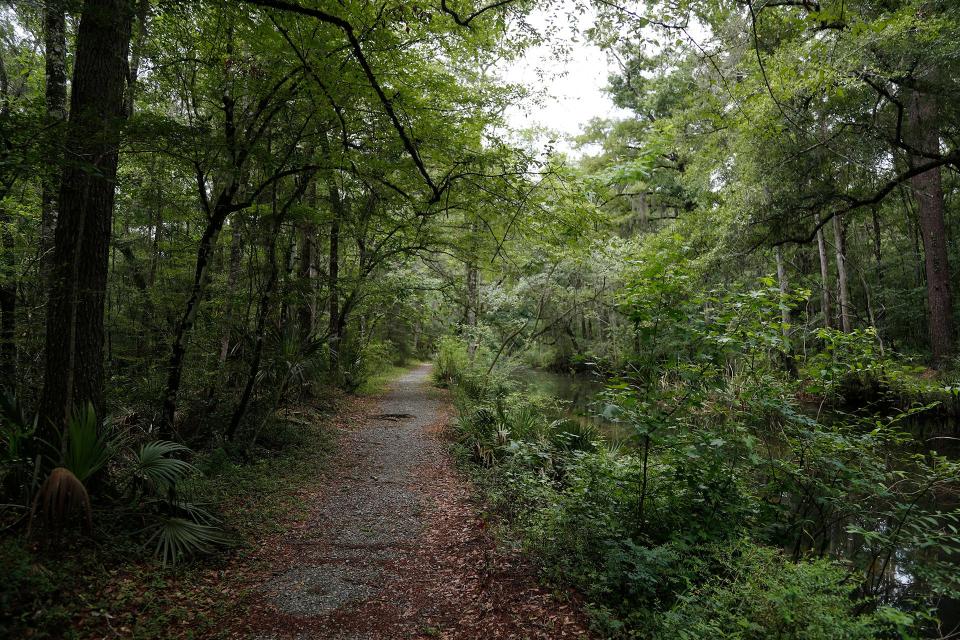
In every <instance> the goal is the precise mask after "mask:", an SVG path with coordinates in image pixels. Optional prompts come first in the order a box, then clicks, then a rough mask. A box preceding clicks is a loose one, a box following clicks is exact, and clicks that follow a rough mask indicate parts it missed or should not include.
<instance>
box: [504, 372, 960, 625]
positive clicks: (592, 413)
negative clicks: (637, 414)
mask: <svg viewBox="0 0 960 640" xmlns="http://www.w3.org/2000/svg"><path fill="white" fill-rule="evenodd" d="M512 377H513V378H514V379H515V380H517V381H518V382H519V383H520V384H521V386H522V387H523V388H524V390H526V391H528V392H530V393H538V394H542V395H546V396H550V397H553V398H556V399H558V400H560V401H561V405H560V406H561V410H560V411H561V413H562V414H563V416H564V417H567V418H571V419H574V420H578V421H580V422H582V423H587V424H590V425H592V426H594V427H596V428H597V429H598V430H599V431H600V433H602V434H603V435H604V437H606V439H607V440H608V441H610V442H614V443H620V444H621V445H622V446H624V447H625V448H629V446H630V445H631V438H630V435H631V434H630V430H629V427H627V426H626V425H621V424H617V423H613V422H610V421H608V420H604V419H603V418H602V417H601V416H600V415H599V414H600V413H601V411H602V410H603V402H602V395H601V394H602V392H603V390H604V388H605V385H604V380H603V379H602V378H601V377H599V376H596V375H591V374H583V373H578V374H573V373H569V374H564V373H554V372H550V371H544V370H540V369H532V368H527V367H523V368H520V369H517V370H516V371H514V372H513V375H512ZM823 419H824V417H823V416H821V420H823ZM910 428H911V431H913V432H914V433H915V434H916V436H917V450H920V449H926V450H929V449H930V448H933V449H936V450H938V451H939V452H941V453H943V454H945V455H948V456H950V457H951V458H958V457H960V446H958V445H960V431H958V428H957V423H956V421H955V420H949V421H948V420H947V419H944V418H943V417H941V416H935V415H931V416H930V417H925V416H923V415H919V416H916V417H914V418H912V419H911V421H910ZM936 506H937V507H938V508H940V509H942V510H944V511H947V510H950V509H953V508H955V507H956V504H955V497H954V499H951V500H945V501H944V502H943V503H941V504H937V505H936ZM832 529H833V531H832V532H831V533H832V535H830V536H829V537H830V540H829V545H828V546H829V550H830V551H831V552H832V553H833V554H834V555H836V556H839V557H847V558H851V557H853V556H856V555H857V553H858V551H859V550H860V549H861V548H862V547H861V545H862V543H863V540H862V539H861V538H859V537H858V536H852V535H850V534H848V533H847V532H846V523H836V524H835V525H834V527H832ZM915 552H916V551H914V550H911V549H898V550H897V551H896V552H895V553H894V554H893V557H892V558H891V560H890V562H889V565H888V566H887V567H886V569H885V571H884V574H885V576H884V577H885V578H886V581H887V582H888V587H887V588H888V589H889V591H888V593H889V594H890V596H891V598H896V596H897V595H903V594H905V593H907V592H909V591H911V590H912V589H914V588H915V587H916V586H917V584H918V580H917V577H916V576H913V575H911V574H910V573H909V572H906V571H904V570H903V569H902V568H901V567H902V566H903V565H905V564H908V562H907V560H908V554H911V553H915ZM952 560H954V561H956V560H957V559H956V558H953V559H952ZM957 570H958V571H960V563H958V566H957ZM935 609H936V611H937V614H938V616H939V617H940V619H941V622H942V624H943V630H944V631H949V630H952V629H960V602H958V601H957V600H954V599H947V598H944V599H942V600H941V601H940V602H938V603H936V606H935Z"/></svg>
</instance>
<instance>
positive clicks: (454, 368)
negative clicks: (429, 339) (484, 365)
mask: <svg viewBox="0 0 960 640" xmlns="http://www.w3.org/2000/svg"><path fill="white" fill-rule="evenodd" d="M468 365H469V357H468V354H467V344H466V343H465V342H464V341H463V340H461V339H460V338H456V337H453V336H444V337H442V338H440V341H439V342H438V343H437V355H436V357H435V358H434V367H433V378H434V381H435V382H436V383H437V384H438V385H440V386H442V387H449V386H451V385H452V384H453V383H454V382H457V381H458V379H459V378H460V376H461V375H463V374H464V373H466V371H467V367H468Z"/></svg>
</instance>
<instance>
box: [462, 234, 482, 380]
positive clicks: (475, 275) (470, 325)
mask: <svg viewBox="0 0 960 640" xmlns="http://www.w3.org/2000/svg"><path fill="white" fill-rule="evenodd" d="M479 232H480V227H479V223H478V222H477V220H476V219H473V220H472V221H471V222H470V248H469V251H470V255H469V256H467V262H466V285H467V290H466V300H464V305H463V323H464V325H465V326H466V328H467V354H468V355H469V357H470V362H473V360H474V358H475V357H476V355H477V335H476V333H477V332H476V328H477V307H478V306H479V301H480V271H479V268H478V267H477V255H476V254H477V235H478V234H479Z"/></svg>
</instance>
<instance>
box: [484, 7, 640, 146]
mask: <svg viewBox="0 0 960 640" xmlns="http://www.w3.org/2000/svg"><path fill="white" fill-rule="evenodd" d="M563 10H564V9H563V7H561V8H559V9H558V10H557V11H558V12H562V11H563ZM530 22H531V24H533V25H534V26H536V27H537V28H542V27H544V26H545V25H546V22H547V17H546V16H545V15H543V13H542V12H539V11H537V12H534V14H533V15H532V16H531V19H530ZM555 22H556V23H557V24H564V25H566V18H565V17H563V16H562V14H559V15H557V18H556V20H555ZM589 26H591V22H590V21H586V22H585V23H584V24H582V28H584V29H585V28H587V27H589ZM556 38H560V39H562V40H563V41H564V43H565V44H568V45H569V46H570V52H569V56H568V59H566V60H562V61H558V60H557V59H556V58H555V57H554V56H553V53H552V51H551V47H550V46H549V45H543V46H539V47H533V48H531V49H530V50H528V51H527V53H526V54H525V55H524V57H523V58H522V59H520V60H517V61H515V62H512V63H510V65H509V66H505V67H504V68H503V69H501V75H502V77H503V79H504V80H506V81H508V82H511V83H517V84H522V85H525V86H527V87H529V88H530V89H531V90H532V91H534V92H537V91H544V92H545V95H544V96H543V97H542V98H541V100H540V101H539V103H537V102H534V101H533V100H530V101H528V104H524V105H517V106H515V107H513V108H511V109H509V110H508V111H507V113H506V117H507V121H508V122H509V124H510V126H511V127H512V128H514V129H528V128H541V127H543V128H547V129H550V130H553V131H557V132H559V133H560V134H561V135H562V136H564V137H567V136H575V135H577V134H579V133H580V132H581V130H582V129H583V127H584V126H585V125H586V124H587V123H588V122H589V121H590V120H591V119H592V118H610V117H621V118H622V117H626V116H628V115H629V112H627V111H625V110H623V109H619V108H617V107H616V106H614V104H613V101H612V100H611V99H610V97H609V96H608V95H607V94H606V93H605V92H604V87H606V86H607V78H608V76H609V75H610V74H611V73H612V72H614V71H616V70H617V69H616V66H615V64H614V63H612V62H611V61H610V60H609V59H608V57H607V54H606V53H604V52H603V51H601V50H600V49H599V48H598V47H596V46H594V45H592V44H589V43H588V42H586V40H585V38H583V37H582V36H580V37H575V35H574V34H573V33H572V31H571V30H570V29H568V28H566V26H564V28H563V29H561V30H560V34H559V35H557V36H555V39H556ZM557 146H558V147H559V148H560V149H562V150H567V151H569V150H570V145H569V144H565V143H564V141H563V140H558V145H557Z"/></svg>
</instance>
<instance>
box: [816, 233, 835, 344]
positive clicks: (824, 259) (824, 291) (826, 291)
mask: <svg viewBox="0 0 960 640" xmlns="http://www.w3.org/2000/svg"><path fill="white" fill-rule="evenodd" d="M816 221H817V225H819V224H820V216H819V215H817V217H816ZM817 251H819V253H820V291H821V304H820V310H821V311H822V312H823V326H824V327H826V328H827V329H829V328H830V327H831V326H832V325H833V312H832V311H831V310H830V262H829V260H830V258H829V257H828V256H827V242H826V240H825V239H824V237H823V228H822V227H821V228H819V229H817Z"/></svg>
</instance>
